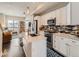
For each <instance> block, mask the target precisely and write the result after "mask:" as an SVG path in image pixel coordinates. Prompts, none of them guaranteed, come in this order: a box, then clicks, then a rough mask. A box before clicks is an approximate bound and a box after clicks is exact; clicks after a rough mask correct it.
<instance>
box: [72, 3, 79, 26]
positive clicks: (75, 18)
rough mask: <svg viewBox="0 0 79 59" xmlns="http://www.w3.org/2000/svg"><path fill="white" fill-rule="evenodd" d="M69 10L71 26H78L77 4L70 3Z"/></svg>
mask: <svg viewBox="0 0 79 59" xmlns="http://www.w3.org/2000/svg"><path fill="white" fill-rule="evenodd" d="M70 9H71V13H70V15H71V21H72V23H71V24H72V25H77V24H79V2H72V3H71V5H70Z"/></svg>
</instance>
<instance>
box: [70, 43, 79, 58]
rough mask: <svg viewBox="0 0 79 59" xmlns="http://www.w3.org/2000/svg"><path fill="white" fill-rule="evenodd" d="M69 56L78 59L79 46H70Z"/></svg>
mask: <svg viewBox="0 0 79 59" xmlns="http://www.w3.org/2000/svg"><path fill="white" fill-rule="evenodd" d="M70 56H71V57H79V46H77V45H71V46H70Z"/></svg>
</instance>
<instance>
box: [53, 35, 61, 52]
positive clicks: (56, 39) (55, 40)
mask: <svg viewBox="0 0 79 59" xmlns="http://www.w3.org/2000/svg"><path fill="white" fill-rule="evenodd" d="M53 48H54V49H56V50H57V51H58V50H59V48H60V47H59V37H58V36H53Z"/></svg>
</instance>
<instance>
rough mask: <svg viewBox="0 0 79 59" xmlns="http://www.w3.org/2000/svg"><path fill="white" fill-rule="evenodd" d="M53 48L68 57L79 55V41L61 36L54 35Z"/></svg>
mask: <svg viewBox="0 0 79 59" xmlns="http://www.w3.org/2000/svg"><path fill="white" fill-rule="evenodd" d="M53 48H54V49H55V50H57V51H58V52H59V53H61V54H63V55H64V56H68V57H79V41H77V40H73V39H68V38H65V37H61V36H54V37H53Z"/></svg>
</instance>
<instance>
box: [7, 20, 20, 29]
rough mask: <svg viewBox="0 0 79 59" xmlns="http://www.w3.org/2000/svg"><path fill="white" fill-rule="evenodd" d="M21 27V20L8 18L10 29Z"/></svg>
mask: <svg viewBox="0 0 79 59" xmlns="http://www.w3.org/2000/svg"><path fill="white" fill-rule="evenodd" d="M18 27H19V21H18V20H8V29H9V30H14V29H15V28H18Z"/></svg>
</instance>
